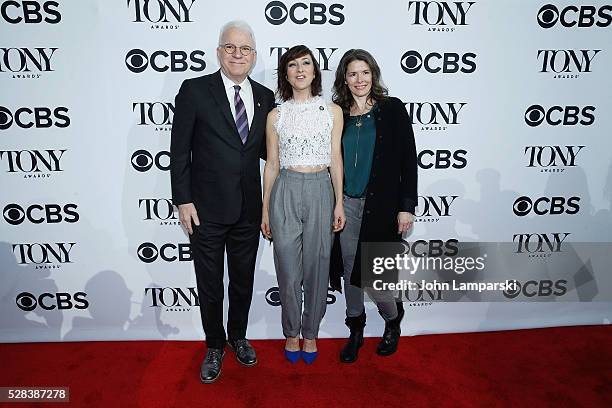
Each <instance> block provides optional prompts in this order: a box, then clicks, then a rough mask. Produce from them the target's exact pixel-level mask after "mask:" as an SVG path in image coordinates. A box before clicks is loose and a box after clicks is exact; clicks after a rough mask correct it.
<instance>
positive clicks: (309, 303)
mask: <svg viewBox="0 0 612 408" xmlns="http://www.w3.org/2000/svg"><path fill="white" fill-rule="evenodd" d="M333 208H334V190H333V188H332V184H331V180H330V177H329V172H328V171H327V169H325V170H323V171H320V172H317V173H300V172H295V171H291V170H286V169H282V170H281V171H280V175H279V176H278V177H277V179H276V181H275V182H274V186H273V187H272V193H271V195H270V228H271V229H272V239H273V240H274V241H273V242H274V265H275V267H276V278H277V280H278V288H279V293H280V301H281V309H282V312H281V313H282V324H283V334H284V335H285V337H298V336H299V334H300V331H301V333H302V336H303V337H304V338H306V339H314V338H316V337H317V335H318V333H319V325H320V324H321V319H323V316H324V315H325V309H326V308H327V287H328V281H329V258H330V255H331V245H332V222H333ZM302 286H303V287H304V311H303V312H302Z"/></svg>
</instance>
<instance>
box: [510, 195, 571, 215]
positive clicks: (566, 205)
mask: <svg viewBox="0 0 612 408" xmlns="http://www.w3.org/2000/svg"><path fill="white" fill-rule="evenodd" d="M579 202H580V197H570V198H568V199H566V198H565V197H550V198H548V197H540V198H537V199H535V200H532V199H531V198H530V197H527V196H522V197H519V198H517V199H516V200H515V201H514V206H513V211H514V214H516V215H517V216H519V217H524V216H526V215H527V214H529V213H530V212H531V211H532V210H533V212H534V213H535V214H536V215H546V214H550V215H559V214H563V213H565V214H568V215H573V214H577V213H578V211H580V205H579V204H578V203H579Z"/></svg>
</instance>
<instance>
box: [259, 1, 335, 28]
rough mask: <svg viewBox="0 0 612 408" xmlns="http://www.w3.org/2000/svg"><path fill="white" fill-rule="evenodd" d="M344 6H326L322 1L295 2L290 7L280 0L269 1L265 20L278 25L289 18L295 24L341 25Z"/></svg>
mask: <svg viewBox="0 0 612 408" xmlns="http://www.w3.org/2000/svg"><path fill="white" fill-rule="evenodd" d="M342 9H344V6H343V5H342V4H331V5H329V8H328V6H326V5H325V4H323V3H310V4H306V3H295V4H294V5H292V6H291V7H289V8H287V6H286V5H285V4H284V3H282V2H280V1H271V2H270V3H268V5H267V6H266V10H265V12H264V14H265V16H266V20H268V22H269V23H270V24H273V25H280V24H283V23H284V22H285V21H287V18H289V19H290V20H291V21H292V22H293V23H295V24H306V23H310V24H317V25H321V24H325V23H329V24H331V25H341V24H342V23H344V15H343V14H342V12H341V11H342Z"/></svg>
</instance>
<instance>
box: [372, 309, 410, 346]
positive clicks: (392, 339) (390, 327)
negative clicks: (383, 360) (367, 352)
mask: <svg viewBox="0 0 612 408" xmlns="http://www.w3.org/2000/svg"><path fill="white" fill-rule="evenodd" d="M403 317H404V307H403V305H402V303H400V302H397V317H396V318H395V319H393V320H389V321H386V322H385V332H384V333H383V337H382V339H381V340H380V343H378V347H376V354H378V355H380V356H390V355H391V354H393V353H395V352H396V351H397V345H398V344H399V339H400V336H401V334H402V329H401V328H400V323H401V322H402V318H403Z"/></svg>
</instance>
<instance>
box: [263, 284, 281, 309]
mask: <svg viewBox="0 0 612 408" xmlns="http://www.w3.org/2000/svg"><path fill="white" fill-rule="evenodd" d="M266 302H268V304H269V305H270V306H280V305H281V301H280V292H279V289H278V286H274V287H271V288H270V289H268V291H267V292H266Z"/></svg>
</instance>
